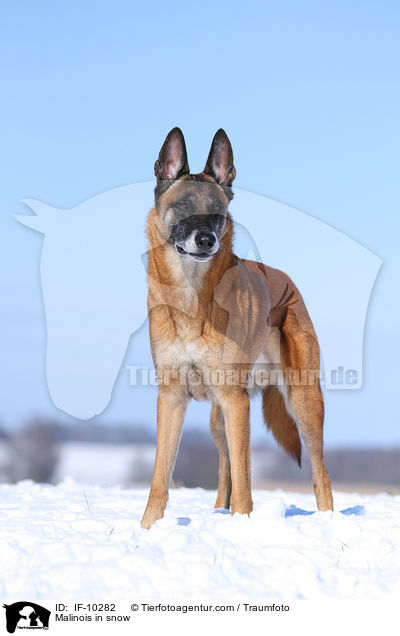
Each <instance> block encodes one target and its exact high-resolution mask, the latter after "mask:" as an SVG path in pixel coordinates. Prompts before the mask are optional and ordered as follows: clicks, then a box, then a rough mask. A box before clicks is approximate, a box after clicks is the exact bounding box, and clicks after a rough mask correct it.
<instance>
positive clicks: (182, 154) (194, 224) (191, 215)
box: [154, 128, 236, 261]
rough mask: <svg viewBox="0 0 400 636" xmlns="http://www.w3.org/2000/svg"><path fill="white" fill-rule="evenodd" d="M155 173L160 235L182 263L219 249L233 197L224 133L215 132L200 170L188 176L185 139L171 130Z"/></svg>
mask: <svg viewBox="0 0 400 636" xmlns="http://www.w3.org/2000/svg"><path fill="white" fill-rule="evenodd" d="M154 172H155V175H156V177H157V186H156V189H155V207H156V213H157V224H158V227H159V230H160V233H161V235H162V237H163V238H164V239H165V240H166V241H167V242H168V243H169V244H170V245H171V246H173V248H174V249H175V251H176V253H177V254H178V255H179V257H181V258H182V259H194V260H196V261H208V260H209V259H211V258H212V257H213V256H214V254H216V253H217V252H218V250H219V248H220V245H221V239H222V237H223V235H224V232H225V229H226V220H227V213H228V205H229V202H230V201H231V199H232V197H233V193H232V188H231V186H232V182H233V180H234V178H235V175H236V172H235V167H234V165H233V153H232V148H231V144H230V141H229V139H228V137H227V135H226V133H225V132H224V131H223V130H222V129H220V130H218V132H217V133H216V135H215V137H214V139H213V142H212V144H211V150H210V153H209V155H208V159H207V163H206V166H205V168H204V171H203V172H201V173H200V174H190V173H189V164H188V160H187V154H186V146H185V139H184V137H183V134H182V131H181V130H180V129H179V128H174V129H173V130H171V132H170V133H169V135H168V136H167V138H166V140H165V142H164V145H163V147H162V148H161V150H160V154H159V157H158V159H157V161H156V163H155V166H154Z"/></svg>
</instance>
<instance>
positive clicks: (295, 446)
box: [262, 386, 301, 466]
mask: <svg viewBox="0 0 400 636" xmlns="http://www.w3.org/2000/svg"><path fill="white" fill-rule="evenodd" d="M262 405H263V414H264V419H265V423H266V425H267V428H268V430H270V431H271V432H272V434H273V436H274V437H275V439H276V441H277V442H278V444H279V445H280V446H282V448H284V449H285V451H286V452H287V453H288V455H290V456H291V457H293V459H295V460H296V461H297V463H298V465H299V466H301V442H300V436H299V431H298V430H297V426H296V422H295V421H294V419H293V418H292V417H291V416H290V415H289V413H288V412H287V409H286V405H285V400H284V398H283V395H282V394H281V392H280V391H279V389H278V387H276V386H270V387H267V388H266V389H265V391H264V393H263V400H262Z"/></svg>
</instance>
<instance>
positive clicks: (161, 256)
mask: <svg viewBox="0 0 400 636" xmlns="http://www.w3.org/2000/svg"><path fill="white" fill-rule="evenodd" d="M154 170H155V175H156V177H157V186H156V188H155V205H154V207H153V209H152V210H151V211H150V213H149V216H148V222H147V235H148V239H149V255H148V284H149V295H148V309H149V321H150V340H151V349H152V355H153V359H154V364H155V368H156V371H157V375H158V382H159V389H158V402H157V454H156V460H155V467H154V475H153V480H152V484H151V490H150V495H149V499H148V503H147V507H146V510H145V513H144V515H143V519H142V526H143V527H144V528H150V526H151V525H152V524H153V523H154V522H155V521H156V520H157V519H160V518H161V517H162V516H163V514H164V508H165V506H166V503H167V500H168V488H169V484H170V479H171V475H172V471H173V467H174V463H175V459H176V455H177V451H178V446H179V442H180V437H181V431H182V425H183V419H184V415H185V410H186V407H187V404H188V402H189V400H190V399H191V398H194V399H196V400H207V401H211V402H212V408H211V418H210V428H211V432H212V436H213V438H214V441H215V444H216V446H217V448H218V451H219V485H218V496H217V500H216V503H215V507H216V508H229V507H230V509H231V513H232V514H234V513H236V512H239V513H242V514H249V513H250V512H251V510H252V509H253V502H252V498H251V486H250V448H249V447H250V421H249V398H250V397H251V396H252V394H253V393H254V392H255V390H256V389H259V390H261V391H262V403H263V413H264V417H265V421H266V424H267V426H268V428H269V429H270V430H271V431H272V433H273V435H274V436H275V439H276V440H277V442H278V443H279V444H280V445H281V446H282V447H283V448H284V449H285V450H286V451H287V452H288V453H289V454H290V455H291V456H292V457H293V458H294V459H296V460H297V462H298V463H299V465H300V460H301V442H300V437H299V432H300V434H301V436H302V438H303V440H304V443H305V445H306V447H307V449H308V452H309V454H310V458H311V463H312V470H313V486H314V491H315V496H316V500H317V505H318V508H319V509H320V510H331V509H332V494H331V487H330V481H329V477H328V473H327V471H326V468H325V466H324V460H323V444H322V427H323V419H324V404H323V398H322V393H321V388H320V382H319V369H320V366H319V346H318V341H317V337H316V335H315V331H314V328H313V325H312V322H311V320H310V317H309V315H308V313H307V310H306V307H305V305H304V302H303V299H302V297H301V295H300V293H299V292H298V290H297V289H296V287H295V285H294V284H293V283H292V281H291V280H290V278H289V277H288V276H287V275H286V274H284V273H283V272H280V271H279V270H276V269H273V268H271V267H267V266H266V265H262V264H261V263H257V262H253V261H248V260H243V259H241V258H238V257H237V256H235V254H234V253H233V251H232V236H233V222H232V218H231V216H230V213H229V212H228V206H229V203H230V201H231V200H232V197H233V193H232V182H233V180H234V178H235V175H236V172H235V168H234V165H233V153H232V148H231V144H230V142H229V139H228V137H227V135H226V133H225V132H224V131H223V130H222V129H221V130H219V131H218V132H217V133H216V135H215V137H214V140H213V142H212V145H211V150H210V153H209V156H208V159H207V163H206V166H205V168H204V171H203V172H201V173H200V174H190V172H189V165H188V160H187V154H186V146H185V140H184V137H183V134H182V132H181V130H180V129H179V128H174V129H173V130H172V131H171V132H170V133H169V135H168V136H167V138H166V140H165V142H164V145H163V147H162V148H161V151H160V154H159V157H158V160H157V161H156V163H155V167H154ZM250 213H251V210H249V214H250ZM266 231H268V228H266ZM289 231H290V228H289Z"/></svg>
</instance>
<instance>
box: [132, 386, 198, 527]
mask: <svg viewBox="0 0 400 636" xmlns="http://www.w3.org/2000/svg"><path fill="white" fill-rule="evenodd" d="M186 406H187V397H186V395H185V392H184V390H183V387H181V386H178V385H176V386H173V387H171V386H168V387H163V386H160V387H159V392H158V401H157V453H156V461H155V465H154V473H153V480H152V482H151V489H150V494H149V499H148V501H147V506H146V510H145V513H144V515H143V519H142V521H141V524H142V526H143V528H146V529H148V528H150V526H152V525H153V523H154V522H155V521H157V519H161V518H162V517H163V516H164V509H165V506H166V505H167V501H168V489H169V485H170V481H171V476H172V471H173V469H174V465H175V460H176V455H177V452H178V447H179V442H180V439H181V433H182V425H183V420H184V417H185V411H186Z"/></svg>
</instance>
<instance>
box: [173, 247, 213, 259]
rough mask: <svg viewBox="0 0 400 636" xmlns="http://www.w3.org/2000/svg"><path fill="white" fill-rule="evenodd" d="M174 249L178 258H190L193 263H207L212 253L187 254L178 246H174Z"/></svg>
mask: <svg viewBox="0 0 400 636" xmlns="http://www.w3.org/2000/svg"><path fill="white" fill-rule="evenodd" d="M175 249H176V251H177V253H178V254H179V256H190V258H193V260H195V261H208V260H209V259H210V258H211V257H212V256H214V253H215V252H214V253H212V254H210V253H209V252H187V251H186V250H184V249H183V247H181V246H180V245H175Z"/></svg>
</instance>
